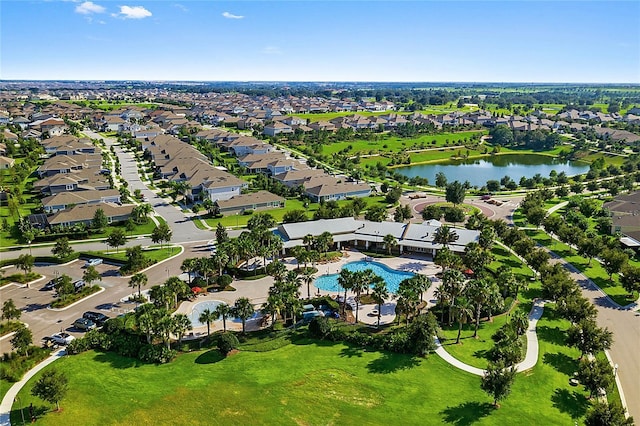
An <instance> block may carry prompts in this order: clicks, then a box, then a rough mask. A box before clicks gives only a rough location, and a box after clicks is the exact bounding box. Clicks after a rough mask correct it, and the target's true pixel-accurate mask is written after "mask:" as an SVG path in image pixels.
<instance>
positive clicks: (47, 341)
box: [42, 336, 58, 349]
mask: <svg viewBox="0 0 640 426" xmlns="http://www.w3.org/2000/svg"><path fill="white" fill-rule="evenodd" d="M42 347H43V348H45V349H56V348H57V347H58V344H57V343H56V342H54V341H53V338H52V337H51V336H44V337H43V338H42Z"/></svg>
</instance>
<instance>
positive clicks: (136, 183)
mask: <svg viewBox="0 0 640 426" xmlns="http://www.w3.org/2000/svg"><path fill="white" fill-rule="evenodd" d="M84 133H85V134H86V135H87V136H89V137H90V138H94V139H102V140H104V142H105V144H106V145H107V147H108V148H110V147H112V146H113V147H114V151H115V153H116V155H117V156H118V159H119V160H120V175H121V176H122V178H123V179H124V180H125V181H127V182H128V183H129V190H130V191H131V192H132V193H133V192H134V191H135V190H136V189H139V190H140V191H142V194H143V195H144V196H145V197H146V199H147V200H148V203H149V204H151V206H152V207H153V209H154V210H155V211H156V213H158V214H159V215H160V216H162V217H163V218H164V220H166V221H167V223H168V224H169V226H170V227H171V229H172V230H173V239H172V241H173V242H178V243H182V242H192V241H201V240H206V239H211V238H213V233H212V232H211V231H203V230H200V229H198V228H197V227H196V226H195V225H194V224H193V222H192V221H191V220H190V218H189V217H187V216H186V215H185V214H184V213H182V212H181V211H180V210H179V209H177V208H176V207H174V206H172V205H171V204H169V202H167V200H164V199H163V198H161V197H159V196H158V195H157V194H156V193H155V192H153V191H152V190H150V189H149V188H147V186H146V185H145V184H144V182H142V180H140V176H139V175H138V165H137V163H136V160H135V158H134V156H133V154H131V153H130V152H127V151H124V150H123V149H122V147H120V145H118V142H117V140H116V139H114V138H108V137H104V136H102V135H100V134H98V133H95V132H92V131H89V130H85V131H84Z"/></svg>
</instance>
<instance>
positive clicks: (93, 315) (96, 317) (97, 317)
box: [82, 311, 109, 327]
mask: <svg viewBox="0 0 640 426" xmlns="http://www.w3.org/2000/svg"><path fill="white" fill-rule="evenodd" d="M82 318H86V319H88V320H91V321H93V322H95V323H96V325H97V326H98V327H101V326H102V325H103V324H104V323H105V322H107V320H108V319H109V317H108V316H106V315H105V314H101V313H100V312H91V311H87V312H85V313H84V314H82Z"/></svg>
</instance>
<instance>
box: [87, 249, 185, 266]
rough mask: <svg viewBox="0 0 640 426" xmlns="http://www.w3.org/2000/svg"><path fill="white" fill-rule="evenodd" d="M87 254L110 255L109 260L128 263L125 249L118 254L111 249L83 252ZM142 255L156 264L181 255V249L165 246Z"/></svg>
mask: <svg viewBox="0 0 640 426" xmlns="http://www.w3.org/2000/svg"><path fill="white" fill-rule="evenodd" d="M83 253H86V254H87V255H89V256H90V255H92V254H97V255H108V256H109V258H111V259H114V260H120V261H122V262H123V263H124V262H126V261H127V253H126V250H125V249H124V248H122V247H121V248H120V249H119V250H118V252H117V253H116V250H115V249H110V250H99V251H87V252H83ZM142 253H143V254H144V256H145V257H146V258H148V259H151V260H153V261H155V262H160V261H162V260H165V259H168V258H170V257H171V256H175V255H176V254H178V253H179V248H177V247H176V246H166V245H165V246H164V248H162V249H160V248H154V249H151V250H143V251H142Z"/></svg>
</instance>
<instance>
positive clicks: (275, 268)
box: [269, 261, 287, 281]
mask: <svg viewBox="0 0 640 426" xmlns="http://www.w3.org/2000/svg"><path fill="white" fill-rule="evenodd" d="M269 271H270V274H269V275H271V276H272V277H273V279H274V280H276V281H282V280H284V277H285V276H286V274H287V267H286V265H285V264H284V263H282V262H280V261H277V262H272V263H271V266H270V267H269Z"/></svg>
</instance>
